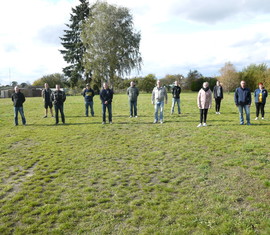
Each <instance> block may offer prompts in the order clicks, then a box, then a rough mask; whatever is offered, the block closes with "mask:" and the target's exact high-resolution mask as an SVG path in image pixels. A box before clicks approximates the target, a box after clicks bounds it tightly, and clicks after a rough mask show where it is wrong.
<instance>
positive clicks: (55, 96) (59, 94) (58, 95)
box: [52, 85, 66, 125]
mask: <svg viewBox="0 0 270 235" xmlns="http://www.w3.org/2000/svg"><path fill="white" fill-rule="evenodd" d="M55 88H56V90H55V91H54V92H53V93H52V102H53V104H54V110H55V125H57V124H58V122H59V118H58V111H60V113H61V118H62V122H63V124H65V114H64V102H65V101H66V94H65V92H64V91H61V90H60V85H56V86H55Z"/></svg>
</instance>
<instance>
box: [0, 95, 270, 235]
mask: <svg viewBox="0 0 270 235" xmlns="http://www.w3.org/2000/svg"><path fill="white" fill-rule="evenodd" d="M196 95H197V94H196V93H184V94H182V97H181V104H182V115H181V116H177V115H170V114H169V113H170V105H171V95H169V97H170V99H169V102H168V105H167V106H166V107H165V123H164V124H153V123H152V122H153V106H152V105H151V102H150V95H149V94H141V95H140V96H139V102H138V103H139V104H138V109H139V111H138V116H139V117H138V118H132V119H130V118H128V116H129V113H128V109H129V108H128V104H127V96H126V95H115V97H114V101H113V125H109V124H107V125H101V122H102V118H101V107H100V106H101V105H100V102H99V99H98V97H95V113H96V116H95V117H88V118H87V117H84V104H83V98H82V97H67V101H66V104H65V114H66V123H67V124H66V125H62V124H61V122H60V125H58V126H55V125H54V119H52V118H47V119H44V118H42V117H43V115H44V109H43V102H42V99H41V98H27V100H26V103H25V106H24V109H25V115H26V119H27V126H22V125H21V120H20V119H19V120H20V122H19V126H17V127H14V124H13V108H12V103H11V100H10V99H0V137H1V141H0V234H198V235H201V234H270V150H269V146H270V138H269V136H270V134H269V133H270V112H269V109H270V108H269V107H270V105H269V104H267V105H266V120H259V121H254V118H255V115H254V113H255V107H254V104H253V105H252V108H251V110H252V112H251V118H252V120H253V121H252V124H253V125H252V126H246V125H245V126H240V125H239V118H238V112H237V109H236V107H235V106H234V104H233V94H230V95H229V94H226V95H225V98H224V101H223V102H222V104H221V105H222V106H221V115H216V114H215V113H214V110H213V109H211V110H210V112H209V116H208V125H209V126H208V127H203V128H197V127H196V126H197V125H198V120H199V111H198V109H197V106H196Z"/></svg>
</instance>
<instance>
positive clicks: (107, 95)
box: [100, 82, 113, 124]
mask: <svg viewBox="0 0 270 235" xmlns="http://www.w3.org/2000/svg"><path fill="white" fill-rule="evenodd" d="M112 99H113V90H112V89H109V86H108V83H107V82H104V83H103V89H102V90H101V92H100V100H101V104H102V124H105V123H106V109H107V110H108V113H109V123H110V124H112Z"/></svg>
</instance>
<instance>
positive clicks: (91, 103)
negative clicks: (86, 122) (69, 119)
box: [85, 101, 94, 117]
mask: <svg viewBox="0 0 270 235" xmlns="http://www.w3.org/2000/svg"><path fill="white" fill-rule="evenodd" d="M93 105H94V102H93V101H85V116H87V117H88V110H89V107H90V110H91V115H92V117H93V116H94V107H93Z"/></svg>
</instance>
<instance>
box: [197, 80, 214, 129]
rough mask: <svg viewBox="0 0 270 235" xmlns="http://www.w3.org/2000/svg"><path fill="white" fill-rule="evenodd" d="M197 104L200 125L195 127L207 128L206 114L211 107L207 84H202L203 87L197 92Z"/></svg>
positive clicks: (210, 93)
mask: <svg viewBox="0 0 270 235" xmlns="http://www.w3.org/2000/svg"><path fill="white" fill-rule="evenodd" d="M197 104H198V108H199V109H200V124H199V125H198V126H197V127H202V126H207V124H206V120H207V113H208V109H210V108H211V105H212V92H211V90H210V89H209V83H208V82H204V83H203V87H202V88H201V89H200V90H199V93H198V97H197Z"/></svg>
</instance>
